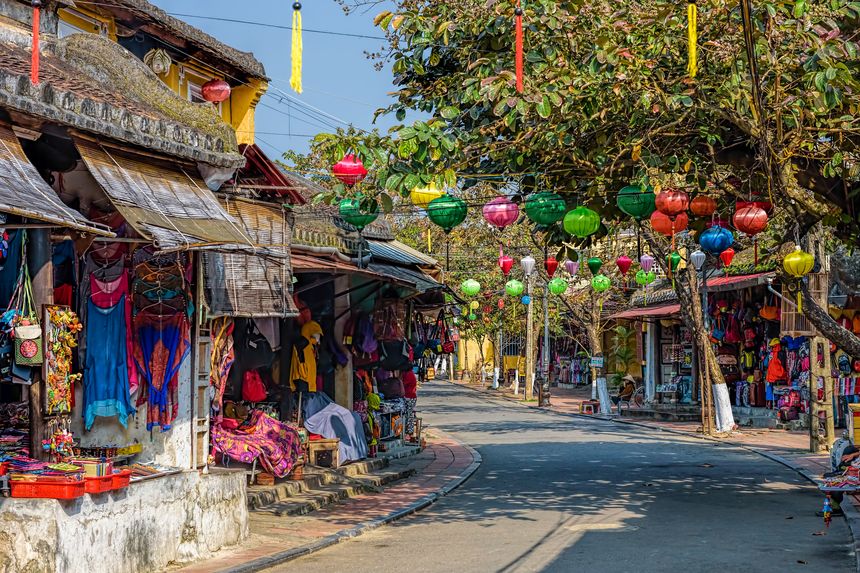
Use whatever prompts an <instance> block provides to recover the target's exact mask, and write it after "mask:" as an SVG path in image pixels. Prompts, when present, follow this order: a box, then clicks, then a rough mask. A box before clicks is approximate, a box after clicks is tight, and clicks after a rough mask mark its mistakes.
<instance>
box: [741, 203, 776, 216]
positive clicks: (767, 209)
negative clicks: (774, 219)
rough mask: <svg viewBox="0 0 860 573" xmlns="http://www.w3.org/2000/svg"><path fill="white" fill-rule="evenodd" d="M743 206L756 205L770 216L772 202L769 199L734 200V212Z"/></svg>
mask: <svg viewBox="0 0 860 573" xmlns="http://www.w3.org/2000/svg"><path fill="white" fill-rule="evenodd" d="M744 207H758V208H759V209H764V211H765V213H767V214H768V216H770V215H771V214H773V203H771V202H770V201H736V202H735V212H737V211H740V210H741V209H743V208H744Z"/></svg>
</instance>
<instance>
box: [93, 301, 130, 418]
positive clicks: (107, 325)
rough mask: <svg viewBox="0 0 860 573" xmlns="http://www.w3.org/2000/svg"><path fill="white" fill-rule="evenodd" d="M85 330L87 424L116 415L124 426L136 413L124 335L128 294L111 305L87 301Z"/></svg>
mask: <svg viewBox="0 0 860 573" xmlns="http://www.w3.org/2000/svg"><path fill="white" fill-rule="evenodd" d="M87 305H88V311H87V316H88V317H89V318H88V320H87V325H86V331H87V337H88V338H89V339H90V342H92V344H90V345H89V346H87V361H86V367H85V368H84V425H85V427H86V429H87V430H90V429H91V428H92V427H93V423H94V422H95V419H96V418H97V417H105V418H109V417H113V416H116V417H117V419H118V420H119V423H120V424H122V425H123V426H127V425H128V417H129V416H130V415H132V414H134V407H133V406H132V405H131V394H130V393H129V382H128V360H129V357H128V355H127V354H126V346H125V337H126V328H125V297H124V296H123V297H120V301H119V302H118V303H117V304H116V305H114V306H113V307H111V308H99V307H98V306H96V304H95V303H93V301H88V303H87Z"/></svg>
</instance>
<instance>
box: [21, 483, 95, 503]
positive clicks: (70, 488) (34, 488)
mask: <svg viewBox="0 0 860 573" xmlns="http://www.w3.org/2000/svg"><path fill="white" fill-rule="evenodd" d="M9 485H10V486H11V488H12V497H28V498H47V499H77V498H79V497H83V495H84V493H86V489H85V488H86V485H85V484H84V481H83V480H51V481H48V480H12V481H11V482H9Z"/></svg>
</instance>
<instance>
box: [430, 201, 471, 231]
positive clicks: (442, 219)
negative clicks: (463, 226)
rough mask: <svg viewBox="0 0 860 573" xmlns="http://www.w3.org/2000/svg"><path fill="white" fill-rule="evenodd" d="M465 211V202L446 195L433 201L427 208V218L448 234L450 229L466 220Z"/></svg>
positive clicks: (466, 209)
mask: <svg viewBox="0 0 860 573" xmlns="http://www.w3.org/2000/svg"><path fill="white" fill-rule="evenodd" d="M467 211H468V208H467V206H466V202H465V201H463V200H462V199H460V198H459V197H454V196H452V195H448V194H447V193H446V194H445V195H442V196H441V197H439V198H438V199H433V200H432V201H430V204H429V205H428V206H427V216H428V217H430V220H431V221H432V222H433V223H434V224H436V225H439V226H440V227H442V230H443V231H445V232H446V233H450V232H451V229H453V228H454V227H456V226H457V225H459V224H460V223H462V222H463V221H465V220H466V212H467Z"/></svg>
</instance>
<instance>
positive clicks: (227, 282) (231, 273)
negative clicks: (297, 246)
mask: <svg viewBox="0 0 860 573" xmlns="http://www.w3.org/2000/svg"><path fill="white" fill-rule="evenodd" d="M220 205H221V206H222V207H223V208H224V210H225V211H226V212H227V213H228V214H229V215H231V216H232V217H234V218H235V219H236V221H237V222H238V223H239V225H240V226H241V227H242V229H243V230H244V231H245V232H246V233H247V234H248V235H249V236H250V237H251V239H252V240H253V241H254V243H255V244H256V245H258V246H259V247H261V248H263V249H264V252H265V254H263V252H261V253H260V254H256V255H252V254H244V253H226V252H207V253H205V254H204V258H203V264H204V268H203V272H204V276H205V281H206V282H205V284H206V288H205V291H206V300H207V303H208V305H209V311H210V314H212V315H214V316H242V317H253V318H264V317H280V318H288V317H293V316H298V314H299V311H298V309H297V308H296V306H295V303H294V302H293V297H292V295H291V293H290V285H291V284H292V280H293V272H292V268H291V266H290V238H291V235H292V228H293V226H292V220H291V219H292V216H291V215H289V214H287V213H286V212H284V210H283V209H281V208H278V207H275V206H273V205H266V204H263V203H260V202H258V201H250V200H245V199H235V198H233V199H221V200H220Z"/></svg>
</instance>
